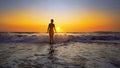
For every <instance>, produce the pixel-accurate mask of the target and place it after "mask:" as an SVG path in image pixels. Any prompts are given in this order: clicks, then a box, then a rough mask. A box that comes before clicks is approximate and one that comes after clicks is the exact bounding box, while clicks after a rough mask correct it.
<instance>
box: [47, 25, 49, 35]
mask: <svg viewBox="0 0 120 68" xmlns="http://www.w3.org/2000/svg"><path fill="white" fill-rule="evenodd" d="M49 28H50V27H49V25H48V29H47V33H48V32H49Z"/></svg>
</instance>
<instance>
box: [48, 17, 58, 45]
mask: <svg viewBox="0 0 120 68" xmlns="http://www.w3.org/2000/svg"><path fill="white" fill-rule="evenodd" d="M53 22H54V20H53V19H51V23H49V25H48V29H47V32H49V38H50V44H53V42H54V38H53V37H54V32H56V28H55V24H54V23H53Z"/></svg>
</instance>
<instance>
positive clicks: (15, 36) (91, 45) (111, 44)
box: [0, 33, 120, 68]
mask: <svg viewBox="0 0 120 68" xmlns="http://www.w3.org/2000/svg"><path fill="white" fill-rule="evenodd" d="M48 38H49V37H48V34H47V33H1V34H0V68H120V59H119V57H120V54H119V53H120V42H119V41H120V35H119V34H118V33H115V34H114V33H108V34H100V33H99V34H96V33H95V34H94V33H91V34H90V33H88V34H87V33H86V34H85V33H67V34H66V33H60V34H56V35H55V44H53V45H50V44H49V39H48Z"/></svg>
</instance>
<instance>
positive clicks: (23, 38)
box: [0, 32, 120, 43]
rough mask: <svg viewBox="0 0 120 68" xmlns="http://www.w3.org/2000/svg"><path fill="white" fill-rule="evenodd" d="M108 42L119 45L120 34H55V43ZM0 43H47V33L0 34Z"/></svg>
mask: <svg viewBox="0 0 120 68" xmlns="http://www.w3.org/2000/svg"><path fill="white" fill-rule="evenodd" d="M71 41H72V42H94V43H95V42H97V43H98V42H108V43H119V42H120V32H71V33H55V35H54V42H55V43H65V42H66V43H67V42H71ZM0 42H26V43H49V34H48V33H39V32H1V33H0Z"/></svg>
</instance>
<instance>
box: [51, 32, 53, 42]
mask: <svg viewBox="0 0 120 68" xmlns="http://www.w3.org/2000/svg"><path fill="white" fill-rule="evenodd" d="M51 40H52V43H54V32H53V33H52V39H51Z"/></svg>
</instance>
